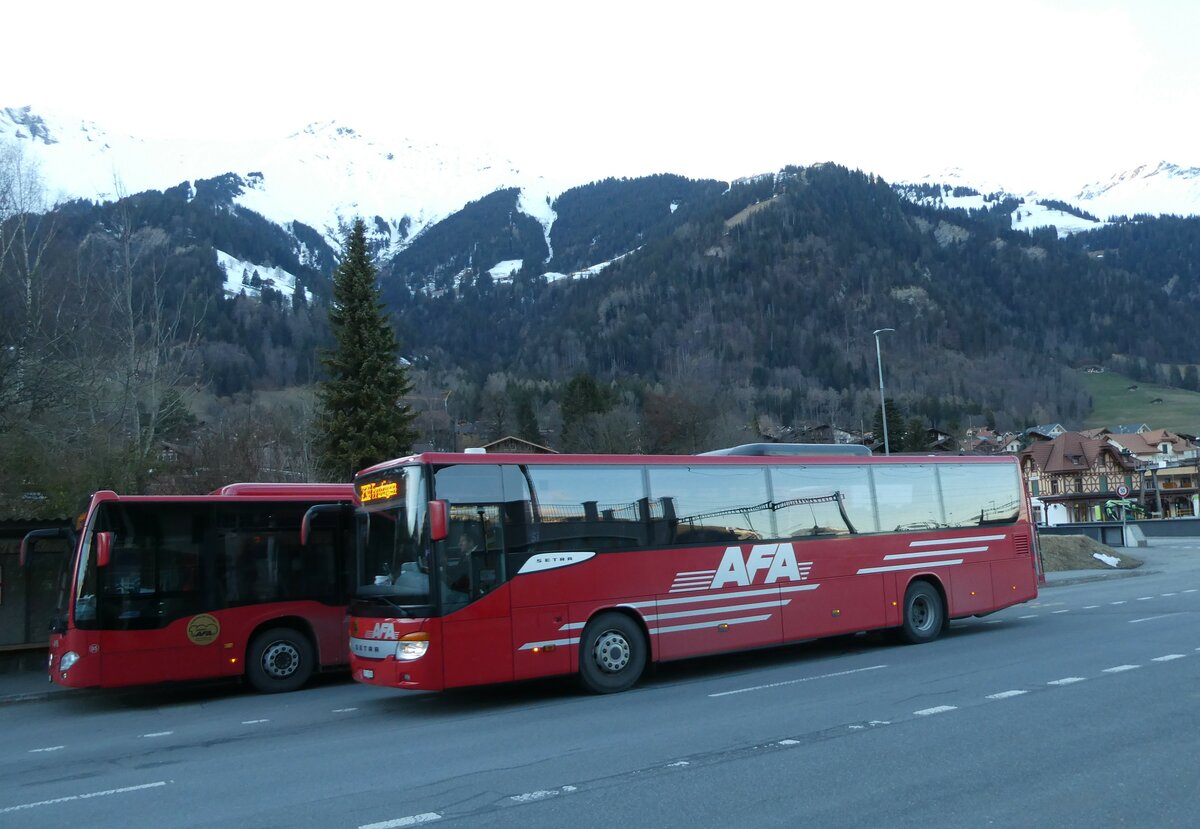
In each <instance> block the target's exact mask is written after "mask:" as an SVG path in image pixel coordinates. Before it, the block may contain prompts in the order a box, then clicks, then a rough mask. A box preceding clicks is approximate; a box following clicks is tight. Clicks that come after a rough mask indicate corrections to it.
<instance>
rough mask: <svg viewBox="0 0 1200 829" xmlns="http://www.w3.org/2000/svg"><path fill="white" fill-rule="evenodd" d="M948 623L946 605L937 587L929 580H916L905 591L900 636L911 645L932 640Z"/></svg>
mask: <svg viewBox="0 0 1200 829" xmlns="http://www.w3.org/2000/svg"><path fill="white" fill-rule="evenodd" d="M945 623H946V605H945V603H943V602H942V596H941V594H940V593H938V591H937V588H935V587H934V586H933V585H932V584H930V583H929V582H927V581H914V582H913V583H912V584H910V585H909V586H908V590H906V591H904V623H903V624H902V625H900V638H901V640H903V641H904V642H907V643H908V644H910V645H920V644H922V643H923V642H932V641H933V640H934V639H937V638H938V636H940V635H941V633H942V627H943V626H944V625H945Z"/></svg>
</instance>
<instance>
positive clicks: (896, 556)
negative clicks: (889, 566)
mask: <svg viewBox="0 0 1200 829" xmlns="http://www.w3.org/2000/svg"><path fill="white" fill-rule="evenodd" d="M990 549H991V548H990V547H959V548H958V549H957V550H926V551H925V552H923V553H893V554H892V555H890V556H884V557H883V560H884V561H894V560H897V559H904V558H923V557H926V556H958V555H962V554H963V553H986V552H987V551H988V550H990Z"/></svg>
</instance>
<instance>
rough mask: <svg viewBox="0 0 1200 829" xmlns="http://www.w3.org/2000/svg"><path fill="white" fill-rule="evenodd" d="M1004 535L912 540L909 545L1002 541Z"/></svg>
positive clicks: (922, 545)
mask: <svg viewBox="0 0 1200 829" xmlns="http://www.w3.org/2000/svg"><path fill="white" fill-rule="evenodd" d="M1007 537H1008V536H1004V535H973V536H970V537H967V538H934V539H931V540H929V541H912V542H909V545H908V546H909V547H933V546H935V545H937V544H974V543H975V542H977V541H1003V540H1004V539H1005V538H1007Z"/></svg>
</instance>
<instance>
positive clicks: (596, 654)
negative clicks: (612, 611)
mask: <svg viewBox="0 0 1200 829" xmlns="http://www.w3.org/2000/svg"><path fill="white" fill-rule="evenodd" d="M629 658H630V647H629V640H628V639H626V638H625V637H624V635H622V634H621V632H620V631H616V630H606V631H604V633H602V634H600V636H599V637H598V638H597V639H596V645H595V647H593V648H592V659H593V660H595V662H596V666H597V667H599V668H600V670H602V671H604V672H605V673H609V674H616V673H620V672H621V671H623V670H624V669H625V666H627V665H628V664H629Z"/></svg>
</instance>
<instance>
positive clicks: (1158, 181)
mask: <svg viewBox="0 0 1200 829" xmlns="http://www.w3.org/2000/svg"><path fill="white" fill-rule="evenodd" d="M4 139H15V140H17V141H18V142H20V143H21V145H22V146H23V147H24V149H25V150H26V152H27V154H28V156H29V157H31V158H32V159H34V160H35V161H36V162H37V163H38V165H39V168H40V171H41V174H42V177H43V179H44V181H45V183H46V185H47V189H48V191H49V194H50V196H51V197H52V198H54V199H56V200H61V199H63V198H88V199H94V200H101V201H102V200H109V199H113V198H115V197H116V196H118V195H119V194H131V193H136V192H141V191H144V190H160V189H164V188H167V187H172V186H174V185H177V184H179V183H180V182H183V181H195V180H197V179H204V178H210V177H214V176H219V175H222V174H225V173H234V174H236V175H237V176H239V178H240V179H241V180H242V182H243V184H244V188H243V192H242V193H241V195H239V196H237V197H236V199H235V202H236V203H237V204H239V205H241V206H244V207H246V208H248V209H250V210H253V211H255V212H257V213H260V214H261V215H263V216H265V217H266V218H267V219H269V220H271V221H272V222H275V223H277V224H279V225H281V226H283V227H285V228H289V227H290V226H291V223H292V222H302V223H304V224H305V225H308V226H309V227H312V228H314V229H315V230H317V231H318V232H319V233H320V234H321V235H322V236H323V237H324V238H325V239H326V241H327V242H328V243H329V245H330V246H331V247H332V248H333V249H334V250H337V249H338V248H339V247H340V244H341V241H342V239H343V230H344V228H345V227H346V225H347V223H348V222H349V221H350V220H351V219H353V218H354V217H357V216H361V217H363V218H364V219H366V220H367V223H368V227H369V228H370V230H371V232H372V234H373V237H374V238H373V241H374V242H375V243H376V244H377V245H378V248H379V249H380V250H381V251H382V252H383V254H384V255H385V256H387V255H389V254H395V253H397V252H398V251H400V250H402V249H403V248H404V247H406V246H407V244H408V243H409V242H410V241H411V240H412V239H413V238H414V237H415V236H417V235H418V234H419V233H420V232H421V231H422V230H424V229H426V228H428V227H429V226H431V225H433V224H435V223H436V222H438V221H440V220H441V219H444V218H446V217H447V216H449V215H451V214H453V213H454V212H456V211H457V210H459V209H460V208H462V207H463V206H464V205H466V204H467V203H468V202H471V201H474V200H477V199H480V198H482V197H483V196H486V195H487V194H489V193H492V192H494V191H496V190H497V189H500V188H506V187H516V188H519V189H520V191H521V196H520V199H519V201H518V209H519V210H521V211H522V212H525V213H527V214H529V215H531V216H533V217H534V218H535V219H537V220H538V222H539V223H540V224H541V225H542V228H543V230H544V232H545V233H546V239H547V243H549V230H550V226H551V224H552V223H553V221H554V218H555V217H554V213H553V211H552V210H551V207H550V203H551V202H552V201H553V199H554V197H555V196H557V195H558V194H560V193H562V192H563V191H564V190H566V189H568V188H570V187H573V186H576V185H580V184H585V183H587V182H588V181H589V179H587V178H582V177H581V178H580V179H578V180H574V179H568V178H557V179H555V180H550V179H548V178H546V177H543V176H541V175H539V173H538V171H536V170H528V169H521V168H519V167H518V166H517V165H515V164H514V163H512V162H510V161H507V160H503V159H498V158H491V157H488V156H487V155H486V154H483V153H480V152H476V151H470V150H467V149H465V148H463V147H456V146H451V145H449V144H445V143H441V144H433V143H420V142H417V141H413V140H409V139H407V138H403V137H396V136H368V135H365V134H363V133H360V132H358V131H356V130H355V129H353V128H351V127H349V126H347V125H344V124H339V123H337V122H333V121H330V122H323V123H314V124H310V125H308V126H307V127H304V128H303V129H301V130H299V131H297V132H295V133H293V134H291V135H287V136H284V137H282V138H279V139H278V140H258V139H254V140H248V139H244V138H241V137H239V136H238V135H237V133H236V129H235V128H231V131H230V137H229V139H228V140H225V141H199V140H195V141H193V140H145V139H140V138H137V137H134V136H129V135H123V134H119V133H117V132H115V131H112V130H110V129H107V128H105V127H101V126H100V125H98V124H97V123H95V122H92V121H87V120H81V119H79V118H75V117H70V116H60V115H53V114H50V113H46V112H42V111H35V110H33V109H32V108H31V107H28V106H26V107H20V108H9V109H0V140H4ZM664 172H669V171H664ZM897 189H899V190H900V191H901V192H902V193H904V194H905V195H906V196H908V197H909V198H911V199H913V200H914V201H919V202H923V203H926V204H930V205H933V206H938V207H958V208H966V209H984V208H988V207H993V206H995V204H996V203H997V200H998V199H1002V198H1012V199H1015V200H1016V201H1017V202H1018V204H1017V206H1016V207H1015V208H1014V209H1012V211H1011V217H1012V226H1013V227H1014V228H1015V229H1021V230H1034V229H1037V228H1041V227H1046V226H1050V225H1054V226H1055V227H1057V228H1058V231H1059V233H1060V234H1063V235H1065V234H1068V233H1074V232H1078V231H1081V230H1087V229H1090V228H1094V227H1098V226H1101V225H1103V224H1104V222H1105V221H1106V220H1107V219H1109V218H1110V217H1114V216H1133V215H1136V214H1150V215H1160V214H1176V215H1198V214H1200V168H1194V167H1192V168H1187V167H1180V166H1177V165H1175V164H1171V163H1168V162H1160V163H1157V164H1144V165H1140V166H1137V167H1134V168H1133V169H1130V170H1127V171H1125V172H1121V173H1116V174H1114V175H1112V176H1111V177H1109V178H1108V179H1106V180H1098V181H1096V182H1094V183H1091V184H1087V185H1082V186H1080V187H1078V188H1074V189H1071V190H1070V191H1068V192H1037V191H1033V192H1025V193H1013V192H1011V191H1009V190H1008V189H1007V188H1005V187H1004V186H1003V184H1002V183H1001V182H997V181H991V180H988V179H987V178H986V177H985V176H979V175H969V174H967V173H964V172H963V171H962V170H959V169H950V170H946V171H943V172H941V173H938V174H933V175H928V176H924V177H921V178H919V179H916V180H913V181H911V182H905V183H902V184H899V185H897ZM551 253H553V251H551Z"/></svg>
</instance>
